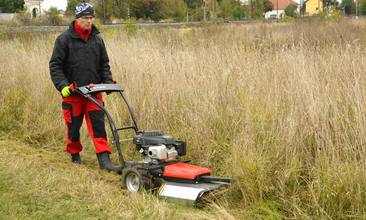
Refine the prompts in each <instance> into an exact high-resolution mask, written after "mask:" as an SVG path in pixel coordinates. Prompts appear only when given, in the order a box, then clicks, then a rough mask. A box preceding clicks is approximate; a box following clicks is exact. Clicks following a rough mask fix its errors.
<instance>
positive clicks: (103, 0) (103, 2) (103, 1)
mask: <svg viewBox="0 0 366 220" xmlns="http://www.w3.org/2000/svg"><path fill="white" fill-rule="evenodd" d="M102 8H103V24H105V0H102Z"/></svg>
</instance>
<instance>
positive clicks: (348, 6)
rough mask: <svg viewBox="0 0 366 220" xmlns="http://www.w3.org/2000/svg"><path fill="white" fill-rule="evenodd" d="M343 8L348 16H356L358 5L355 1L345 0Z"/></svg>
mask: <svg viewBox="0 0 366 220" xmlns="http://www.w3.org/2000/svg"><path fill="white" fill-rule="evenodd" d="M341 7H342V8H343V12H344V13H345V14H346V15H351V14H355V12H356V5H355V2H354V1H353V0H343V1H342V4H341Z"/></svg>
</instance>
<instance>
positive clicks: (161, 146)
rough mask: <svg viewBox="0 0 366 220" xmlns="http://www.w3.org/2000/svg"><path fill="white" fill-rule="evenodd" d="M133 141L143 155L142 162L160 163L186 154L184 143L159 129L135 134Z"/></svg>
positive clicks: (174, 159)
mask: <svg viewBox="0 0 366 220" xmlns="http://www.w3.org/2000/svg"><path fill="white" fill-rule="evenodd" d="M133 143H134V144H136V147H137V150H138V151H139V152H140V153H142V154H143V155H144V163H153V164H160V163H163V162H171V161H176V160H178V159H179V157H180V156H184V155H186V143H185V142H183V141H177V140H174V139H173V137H172V136H169V135H165V134H164V133H163V132H161V131H144V132H141V133H140V134H137V135H135V137H134V138H133Z"/></svg>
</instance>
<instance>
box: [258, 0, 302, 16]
mask: <svg viewBox="0 0 366 220" xmlns="http://www.w3.org/2000/svg"><path fill="white" fill-rule="evenodd" d="M270 1H271V2H272V5H273V10H272V11H269V12H267V13H266V14H265V15H264V17H265V18H266V19H280V18H283V17H284V16H285V9H286V8H287V6H289V5H295V6H297V7H299V3H297V2H295V1H293V0H270Z"/></svg>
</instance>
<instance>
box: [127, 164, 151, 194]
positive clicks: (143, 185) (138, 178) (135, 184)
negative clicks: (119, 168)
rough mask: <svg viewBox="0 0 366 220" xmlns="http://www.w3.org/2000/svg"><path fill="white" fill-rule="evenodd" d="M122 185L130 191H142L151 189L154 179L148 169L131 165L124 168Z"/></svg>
mask: <svg viewBox="0 0 366 220" xmlns="http://www.w3.org/2000/svg"><path fill="white" fill-rule="evenodd" d="M122 187H123V188H125V189H127V190H128V191H130V192H140V191H143V190H149V189H151V187H152V181H151V178H150V177H149V174H148V173H147V171H146V170H142V169H136V168H134V167H130V168H125V169H123V172H122Z"/></svg>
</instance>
